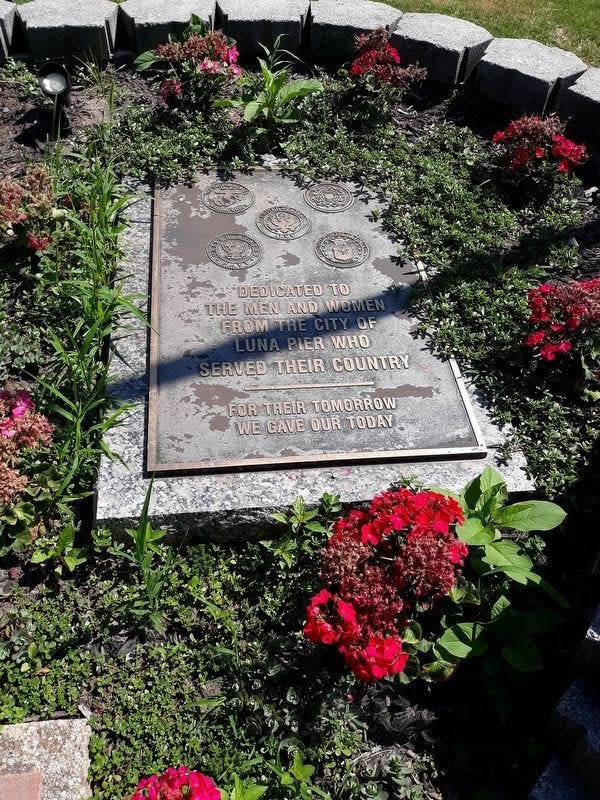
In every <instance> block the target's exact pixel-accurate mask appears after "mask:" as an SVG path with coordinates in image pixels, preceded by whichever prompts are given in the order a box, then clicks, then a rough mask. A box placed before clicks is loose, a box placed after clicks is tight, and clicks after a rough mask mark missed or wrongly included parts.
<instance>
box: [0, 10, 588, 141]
mask: <svg viewBox="0 0 600 800" xmlns="http://www.w3.org/2000/svg"><path fill="white" fill-rule="evenodd" d="M192 13H194V14H197V15H198V16H199V17H201V18H202V19H204V20H205V21H207V22H209V23H211V24H214V25H215V26H216V27H219V28H221V29H222V30H223V31H224V32H225V33H227V34H228V35H229V36H231V37H232V38H235V39H236V40H237V42H238V47H239V50H240V53H241V55H242V57H251V56H254V55H256V54H257V53H258V52H259V51H260V48H259V46H258V45H259V42H261V43H263V44H266V45H267V46H269V45H271V44H272V43H273V41H274V39H275V38H276V37H277V36H278V35H279V34H285V46H286V48H287V49H289V50H293V51H295V52H297V53H300V54H301V55H302V57H303V58H305V59H307V60H310V61H314V62H330V63H336V62H337V63H342V62H344V61H348V60H349V59H350V58H351V56H352V52H353V44H354V37H355V36H356V34H358V33H362V32H365V31H369V30H373V29H374V28H377V27H380V26H391V25H394V24H396V23H397V25H396V27H395V32H394V34H393V38H392V42H393V44H394V45H396V46H397V47H398V49H399V50H400V53H401V55H402V57H403V60H404V62H405V63H411V62H419V63H420V64H421V66H424V67H426V68H427V70H428V75H429V78H430V80H432V81H434V82H436V83H438V84H441V85H443V86H446V87H454V86H456V85H459V84H462V83H464V82H465V81H467V82H468V83H469V84H470V85H471V86H472V88H473V89H474V91H475V92H476V93H478V94H479V95H480V96H481V97H482V98H487V99H489V100H490V101H493V102H497V103H502V104H503V105H505V106H508V107H509V108H510V109H511V110H512V112H513V113H514V114H515V115H520V114H523V113H531V114H544V113H550V112H557V113H558V114H559V115H560V116H562V117H563V118H564V119H565V120H568V124H569V131H570V133H571V134H572V135H575V136H577V137H578V138H579V139H581V140H583V141H586V142H587V144H588V145H590V146H592V147H593V148H599V149H600V69H598V68H593V67H591V68H588V67H587V65H586V64H584V62H583V61H581V59H580V58H578V57H577V56H576V55H574V54H573V53H570V52H567V51H566V50H561V49H560V48H558V47H549V46H547V45H544V44H540V43H539V42H536V41H532V40H530V39H496V38H494V37H493V36H492V35H491V34H490V33H489V32H488V31H486V30H485V29H484V28H482V27H480V26H479V25H474V24H473V23H471V22H467V21H465V20H462V19H455V18H454V17H449V16H445V15H443V14H414V13H411V14H402V12H401V11H398V10H397V9H395V8H392V7H391V6H388V5H385V4H383V3H378V2H372V0H254V2H253V3H248V2H246V0H169V2H164V0H124V1H123V2H121V3H119V4H117V3H114V2H111V0H30V1H29V2H26V3H23V4H19V5H16V4H15V3H14V2H13V1H12V0H0V59H2V58H3V57H4V58H6V57H7V56H8V55H11V54H13V55H19V56H26V57H29V58H32V59H33V60H36V61H37V60H43V59H47V58H69V57H73V56H78V57H84V58H85V57H86V56H87V57H90V56H93V57H94V58H95V59H102V60H106V59H108V58H110V57H111V56H112V55H113V54H114V53H115V52H116V51H123V50H125V51H131V52H132V53H139V52H142V51H143V50H147V49H150V48H152V47H154V46H155V45H157V44H158V43H159V42H163V41H166V39H167V36H168V35H169V34H178V33H180V32H181V31H182V30H183V28H184V27H185V26H186V23H187V21H188V20H189V17H190V15H191V14H192Z"/></svg>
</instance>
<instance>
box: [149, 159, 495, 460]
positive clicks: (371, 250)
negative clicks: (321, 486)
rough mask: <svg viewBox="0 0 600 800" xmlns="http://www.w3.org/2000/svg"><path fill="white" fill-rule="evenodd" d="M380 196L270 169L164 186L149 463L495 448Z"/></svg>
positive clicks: (393, 456)
mask: <svg viewBox="0 0 600 800" xmlns="http://www.w3.org/2000/svg"><path fill="white" fill-rule="evenodd" d="M378 205H379V204H378V203H377V201H376V199H375V198H371V197H369V196H368V194H367V193H366V192H365V191H364V189H361V190H360V199H358V192H356V199H355V192H354V190H353V189H352V188H351V187H349V186H347V185H345V184H331V183H330V184H315V185H313V186H309V187H308V189H306V188H305V186H302V185H301V184H300V182H296V181H293V180H292V179H290V178H289V177H285V176H283V175H282V174H280V173H279V172H277V171H268V170H256V171H255V172H253V173H252V174H249V175H239V176H236V177H235V179H234V180H230V181H219V180H217V179H216V176H215V175H211V176H205V177H203V178H201V179H200V181H199V182H198V184H197V185H196V186H193V187H186V186H175V187H171V188H169V189H157V190H156V193H155V214H154V230H153V236H154V244H153V266H152V270H153V272H152V314H151V333H150V358H151V364H150V394H149V404H148V448H147V470H148V471H149V472H157V473H177V472H186V471H219V470H228V471H231V470H239V469H256V468H267V467H271V468H273V467H275V468H282V469H283V468H286V467H291V466H293V465H300V464H302V465H311V464H314V465H322V464H323V463H332V464H334V463H338V464H339V463H344V462H346V463H352V462H360V461H381V460H403V459H406V460H415V459H419V458H420V459H430V460H437V459H440V458H464V457H478V456H483V455H485V447H484V446H483V442H482V440H481V436H480V434H479V432H478V428H477V425H476V423H475V422H474V420H473V417H472V412H471V410H470V405H469V402H468V399H467V396H466V393H465V391H464V387H463V386H462V383H461V382H460V380H457V377H458V371H457V370H456V367H455V365H454V364H453V363H452V362H441V361H439V360H437V359H436V358H434V357H433V355H432V354H431V353H430V352H429V351H428V349H427V347H426V346H425V345H424V344H423V343H422V342H421V341H420V340H419V339H417V338H415V336H414V333H413V331H414V327H415V322H414V320H413V319H412V318H411V317H410V314H409V311H408V306H407V295H408V294H409V293H410V290H411V288H412V287H413V286H414V285H416V284H418V283H419V282H420V281H421V280H422V277H423V276H422V275H421V273H420V271H419V269H418V268H416V267H415V266H414V265H412V264H410V263H407V262H402V261H401V260H400V259H398V257H397V254H396V253H397V246H396V244H395V243H394V241H393V240H392V239H390V237H389V235H388V234H387V233H386V232H385V231H384V230H383V228H382V227H381V225H379V224H378V223H376V222H374V221H373V220H374V215H373V213H372V212H373V210H374V209H376V208H378Z"/></svg>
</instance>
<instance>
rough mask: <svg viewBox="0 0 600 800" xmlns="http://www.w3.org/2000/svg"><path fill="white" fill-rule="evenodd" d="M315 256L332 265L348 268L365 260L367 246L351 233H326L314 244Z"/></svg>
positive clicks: (367, 252) (367, 251)
mask: <svg viewBox="0 0 600 800" xmlns="http://www.w3.org/2000/svg"><path fill="white" fill-rule="evenodd" d="M315 252H316V254H317V256H318V257H319V258H320V259H321V261H324V262H325V263H326V264H329V265H330V266H332V267H340V268H341V269H350V268H351V267H358V266H359V264H362V263H363V261H366V260H367V257H368V255H369V248H368V246H367V243H366V242H363V240H362V239H360V238H359V237H358V236H355V235H354V234H353V233H338V232H335V233H326V234H325V235H324V236H321V237H320V238H319V239H317V243H316V244H315Z"/></svg>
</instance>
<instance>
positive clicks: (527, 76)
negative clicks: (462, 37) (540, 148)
mask: <svg viewBox="0 0 600 800" xmlns="http://www.w3.org/2000/svg"><path fill="white" fill-rule="evenodd" d="M585 70H586V65H585V64H584V63H583V61H582V60H581V59H580V58H578V57H577V56H576V55H575V54H574V53H569V52H567V51H566V50H561V49H560V48H559V47H549V46H548V45H545V44H540V42H536V41H534V40H533V39H494V40H493V41H492V42H491V43H490V44H489V45H488V47H487V49H486V51H485V54H484V56H483V58H482V59H481V61H480V62H479V65H478V67H477V69H476V71H475V87H476V90H477V91H478V92H479V93H480V94H482V95H484V96H485V97H488V98H490V99H491V100H495V101H496V102H498V103H502V104H504V105H508V106H510V107H511V108H512V109H513V110H514V111H516V112H519V113H523V114H525V113H528V114H543V113H549V112H551V111H555V110H556V109H557V108H558V106H559V105H560V103H561V101H562V98H563V96H564V93H565V91H566V89H567V87H568V86H569V85H570V84H572V83H574V81H575V80H576V79H577V78H578V76H579V75H581V74H582V73H583V72H585Z"/></svg>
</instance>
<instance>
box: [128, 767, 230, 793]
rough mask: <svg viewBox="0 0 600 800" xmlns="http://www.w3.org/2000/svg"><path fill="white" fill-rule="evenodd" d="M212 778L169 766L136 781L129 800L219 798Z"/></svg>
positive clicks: (186, 769)
mask: <svg viewBox="0 0 600 800" xmlns="http://www.w3.org/2000/svg"><path fill="white" fill-rule="evenodd" d="M220 798H221V792H220V791H219V790H218V789H217V787H216V785H215V783H214V781H213V780H212V778H209V777H208V776H207V775H204V774H203V773H202V772H195V771H193V770H190V769H188V768H187V767H169V768H168V769H167V770H165V772H163V773H162V775H150V776H149V777H147V778H142V780H141V781H140V782H139V783H138V785H137V787H136V790H135V792H134V793H133V796H132V798H131V800H220Z"/></svg>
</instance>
